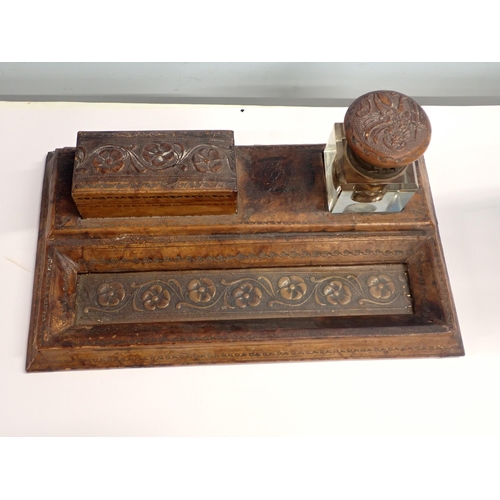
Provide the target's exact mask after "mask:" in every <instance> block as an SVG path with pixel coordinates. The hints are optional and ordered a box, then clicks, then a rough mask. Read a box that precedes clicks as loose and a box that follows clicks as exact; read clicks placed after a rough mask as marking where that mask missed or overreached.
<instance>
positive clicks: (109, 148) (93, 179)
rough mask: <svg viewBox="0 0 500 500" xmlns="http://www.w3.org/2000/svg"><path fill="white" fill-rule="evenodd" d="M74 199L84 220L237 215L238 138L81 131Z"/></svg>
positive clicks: (215, 133) (219, 133) (193, 132)
mask: <svg viewBox="0 0 500 500" xmlns="http://www.w3.org/2000/svg"><path fill="white" fill-rule="evenodd" d="M72 196H73V199H74V201H75V203H76V205H77V207H78V210H79V212H80V214H81V216H82V217H83V218H87V217H98V218H99V217H141V216H166V215H209V214H210V215H217V214H234V213H236V197H237V186H236V162H235V154H234V134H233V132H232V131H227V130H209V131H197V130H188V131H140V132H79V133H78V140H77V149H76V153H75V166H74V172H73V185H72Z"/></svg>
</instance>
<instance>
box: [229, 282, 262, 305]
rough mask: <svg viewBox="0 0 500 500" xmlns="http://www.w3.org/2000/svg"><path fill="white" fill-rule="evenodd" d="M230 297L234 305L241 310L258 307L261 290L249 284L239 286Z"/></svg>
mask: <svg viewBox="0 0 500 500" xmlns="http://www.w3.org/2000/svg"><path fill="white" fill-rule="evenodd" d="M231 295H232V296H233V299H234V303H235V304H236V305H237V306H238V307H241V308H245V307H247V306H250V307H255V306H258V305H259V304H260V302H261V300H262V290H261V289H260V288H259V287H258V286H255V285H253V284H252V283H250V282H245V283H242V284H241V285H239V286H238V287H237V288H235V289H234V290H233V292H232V294H231Z"/></svg>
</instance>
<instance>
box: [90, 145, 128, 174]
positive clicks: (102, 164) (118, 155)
mask: <svg viewBox="0 0 500 500" xmlns="http://www.w3.org/2000/svg"><path fill="white" fill-rule="evenodd" d="M92 165H93V166H94V168H95V170H96V172H99V173H100V174H107V173H110V172H119V171H120V170H121V169H122V168H123V167H124V166H125V155H124V154H123V152H122V151H120V150H119V149H117V148H112V147H110V148H104V149H101V150H100V151H99V152H98V153H97V155H96V156H95V158H94V159H93V161H92Z"/></svg>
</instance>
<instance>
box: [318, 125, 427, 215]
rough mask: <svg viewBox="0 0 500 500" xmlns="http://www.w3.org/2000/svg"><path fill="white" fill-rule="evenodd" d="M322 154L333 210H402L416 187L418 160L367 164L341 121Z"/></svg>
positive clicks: (348, 211) (329, 200) (331, 210)
mask: <svg viewBox="0 0 500 500" xmlns="http://www.w3.org/2000/svg"><path fill="white" fill-rule="evenodd" d="M323 155H324V166H325V182H326V190H327V199H328V210H329V211H330V212H332V213H336V214H342V213H353V212H354V213H370V212H378V213H393V212H401V211H402V210H403V208H404V207H405V205H406V204H407V203H408V201H410V199H411V197H412V196H413V194H414V193H415V192H416V191H418V181H417V173H416V168H415V166H416V163H417V161H418V160H417V161H414V162H411V163H410V164H408V165H405V166H403V167H396V168H377V167H375V166H373V165H370V164H369V163H367V162H365V161H363V160H361V159H360V158H359V157H357V156H356V155H355V154H354V153H353V152H352V150H351V148H350V147H349V145H348V143H347V140H346V136H345V130H344V124H343V123H336V124H335V125H334V127H333V130H332V133H331V135H330V138H329V140H328V143H327V145H326V147H325V150H324V153H323Z"/></svg>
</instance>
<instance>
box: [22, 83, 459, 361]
mask: <svg viewBox="0 0 500 500" xmlns="http://www.w3.org/2000/svg"><path fill="white" fill-rule="evenodd" d="M377 99H378V101H375V104H376V105H377V109H378V108H380V109H381V110H382V111H383V112H384V113H385V114H384V116H383V118H377V120H379V122H380V123H382V122H383V121H384V120H386V127H385V129H384V127H382V128H381V127H378V128H375V125H376V124H379V122H377V123H376V124H375V122H370V123H368V126H369V127H370V126H372V129H373V128H375V130H374V132H373V134H376V135H375V138H376V139H377V140H384V141H385V143H386V146H387V140H388V139H387V136H384V134H386V132H384V130H386V131H387V127H392V129H390V130H389V135H390V137H389V139H390V140H392V141H393V142H392V143H390V144H389V146H391V144H392V146H394V148H396V149H397V148H399V149H401V148H402V147H406V148H408V147H409V146H408V143H410V142H411V137H410V136H409V135H408V134H409V132H408V130H410V133H411V132H412V130H413V132H415V130H417V129H418V130H420V129H419V127H420V123H421V120H420V121H419V120H418V119H417V118H418V116H416V115H412V116H410V118H408V113H406V111H405V110H404V109H402V108H401V106H397V105H395V104H394V103H392V104H391V101H390V100H388V99H386V98H385V97H384V93H383V92H382V93H380V95H379V96H378V97H377ZM350 109H351V108H350ZM372 111H373V110H372ZM379 111H380V110H379ZM391 113H393V114H394V113H396V115H395V116H396V118H397V119H391ZM398 113H399V114H398ZM405 113H406V114H405ZM358 114H359V113H358ZM360 116H361V115H360ZM398 117H399V118H398ZM405 119H406V122H405V121H404V120H405ZM391 120H392V121H391ZM397 120H399V122H398V121H397ZM408 120H409V121H408ZM401 123H403V126H401ZM405 123H406V125H405ZM408 123H409V124H410V125H408ZM387 124H388V125H387ZM345 125H346V135H348V134H347V133H348V132H349V130H348V128H349V127H348V125H349V124H348V123H347V120H346V123H345ZM412 126H413V127H414V129H415V130H414V129H412ZM395 127H396V128H395ZM397 127H399V129H398V128H397ZM415 127H416V128H415ZM338 130H340V129H338ZM398 130H399V132H398ZM391 134H392V135H391ZM398 134H399V135H398ZM405 134H406V135H405ZM386 135H387V134H386ZM416 135H417V133H416V132H415V133H414V136H412V137H416ZM429 135H430V129H429ZM393 136H397V137H396V139H394V137H393ZM366 137H368V134H366ZM337 139H338V141H339V142H338V143H337V144H338V147H341V145H342V144H344V145H345V147H346V148H349V144H351V143H349V144H348V143H347V142H343V141H344V140H345V137H344V136H339V137H338V138H337ZM394 141H396V142H394ZM397 141H399V142H397ZM427 142H428V141H427ZM401 144H402V146H401ZM356 148H357V145H356V144H355V143H354V142H352V147H351V149H352V151H350V153H349V154H350V155H351V156H350V158H351V160H352V159H353V158H354V157H356V158H357V157H358V156H357V152H358V149H359V148H358V149H356ZM326 149H328V148H326ZM324 150H325V145H324V144H317V145H316V144H313V145H292V146H234V144H233V136H232V133H231V132H225V131H203V132H201V131H163V132H162V131H156V132H116V133H113V132H106V133H80V134H79V137H78V143H77V148H74V147H68V148H63V149H58V150H56V151H54V152H51V153H49V154H48V157H47V164H46V171H45V178H44V185H43V195H42V207H41V216H40V233H39V241H38V249H37V252H38V253H37V265H36V274H35V282H34V294H33V306H32V318H31V326H30V335H29V345H28V357H27V370H28V371H47V370H64V369H82V368H110V367H138V366H159V365H186V364H204V363H235V362H238V363H239V362H254V361H293V360H295V361H296V360H318V359H323V360H329V359H341V358H387V357H419V356H420V357H423V356H456V355H462V354H463V353H464V351H463V347H462V341H461V337H460V332H459V327H458V323H457V317H456V313H455V309H454V304H453V300H452V295H451V291H450V286H449V282H448V278H447V273H446V267H445V263H444V259H443V253H442V249H441V244H440V240H439V234H438V229H437V221H436V218H435V214H434V209H433V205H432V198H431V192H430V189H429V184H428V179H427V174H426V170H425V163H424V159H423V157H422V156H421V152H419V157H418V158H416V159H412V158H410V160H411V163H412V165H413V166H412V167H411V168H412V169H414V172H415V175H416V179H417V180H416V183H417V185H418V189H414V192H413V191H412V192H411V194H410V195H409V197H406V198H404V200H405V203H406V205H405V206H404V207H400V211H390V210H394V208H392V209H387V207H386V205H384V207H386V208H384V209H383V210H382V209H379V208H370V207H373V206H375V207H378V206H379V205H377V203H378V202H379V201H380V200H381V196H382V195H380V193H381V192H382V191H384V189H385V191H387V189H389V191H390V190H391V189H392V188H380V187H379V186H378V184H376V182H375V181H373V183H372V182H368V181H367V182H365V183H361V184H356V186H357V188H356V189H357V191H356V190H355V191H356V193H355V194H352V201H353V202H356V203H360V205H356V206H355V207H354V209H352V207H351V208H350V209H347V208H346V209H345V210H344V209H343V211H342V212H341V213H334V210H333V209H332V207H331V205H332V203H333V204H335V200H333V202H332V200H329V199H328V190H327V184H328V183H330V184H331V185H333V184H335V182H336V181H335V179H334V183H333V184H332V182H331V180H330V179H328V175H334V176H335V171H336V169H338V168H340V167H341V166H342V165H340V163H339V165H340V166H339V165H337V163H336V162H337V160H334V161H333V163H332V165H333V167H332V169H333V174H332V173H331V171H332V169H330V170H329V169H328V168H326V167H327V165H326V163H325V161H326V159H327V158H329V157H328V155H327V153H326V151H325V155H324ZM337 151H338V150H337ZM369 156H370V155H369V154H368V157H369ZM403 156H404V155H403ZM336 158H337V159H338V158H339V157H338V155H337V157H336ZM346 158H347V156H346ZM368 159H369V158H368ZM338 161H340V160H338ZM353 161H354V160H353ZM363 161H364V160H362V159H360V162H363ZM405 162H406V163H409V162H408V161H407V160H405ZM346 165H347V164H346ZM346 165H344V167H345V168H348V167H349V166H348V165H347V166H346ZM403 166H405V165H403ZM344 167H342V168H344ZM383 167H384V166H383ZM349 168H350V167H349ZM363 168H364V167H363ZM367 168H368V167H367ZM369 168H372V167H369ZM384 168H393V170H394V168H395V170H394V172H395V175H396V174H398V175H399V174H400V171H399V166H397V167H394V166H392V167H391V166H389V167H387V166H385V167H384ZM379 170H380V169H379ZM412 171H413V170H412ZM325 172H326V174H325ZM328 172H330V173H328ZM361 173H362V174H363V175H365V176H366V175H367V174H365V173H363V172H361ZM356 175H357V174H356ZM384 175H385V174H384ZM384 175H379V176H378V178H384V179H385V177H387V176H385V177H384ZM377 182H378V181H377ZM384 182H385V181H384ZM389 184H390V183H389ZM389 184H387V185H389ZM390 185H391V186H394V185H395V184H390ZM398 186H399V187H398V188H397V189H398V190H400V191H395V192H396V195H395V196H399V195H400V194H401V192H402V191H401V189H402V188H401V185H400V184H398ZM335 189H336V193H337V194H338V193H340V191H341V188H338V187H337V186H336V185H335V186H334V190H335ZM359 191H361V195H360V194H359ZM398 193H399V194H398ZM350 196H351V195H350ZM380 206H381V205H380ZM390 206H392V207H393V206H394V203H393V204H392V205H390ZM337 207H338V205H337ZM380 211H382V212H383V213H379V212H380Z"/></svg>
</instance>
